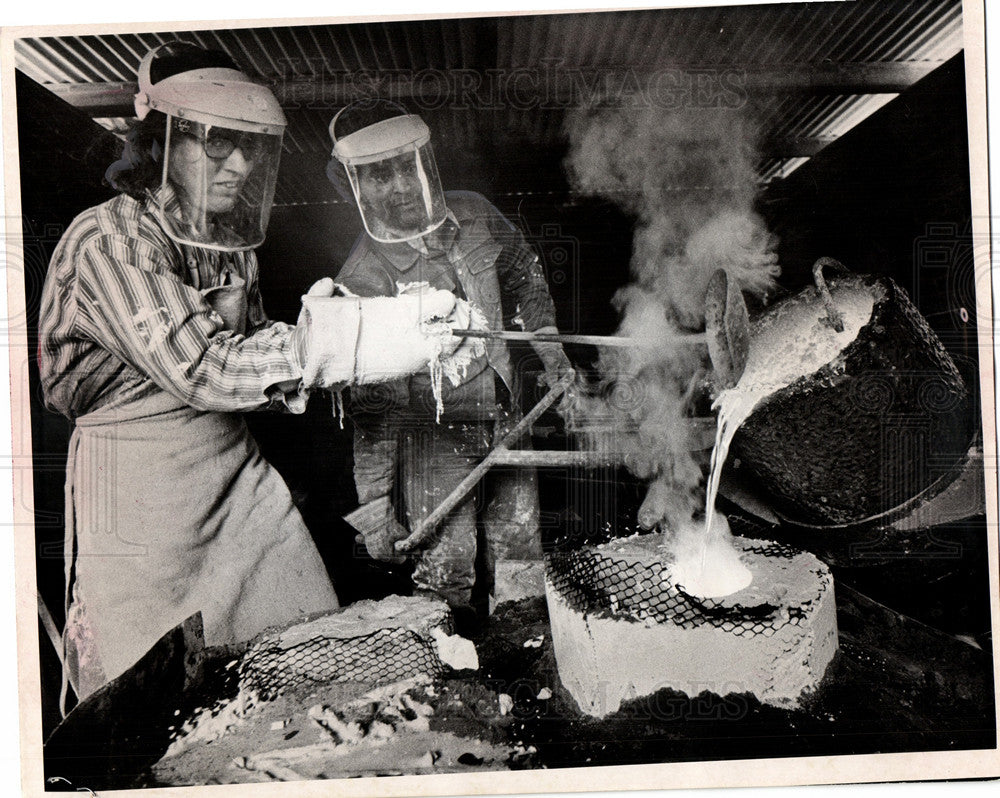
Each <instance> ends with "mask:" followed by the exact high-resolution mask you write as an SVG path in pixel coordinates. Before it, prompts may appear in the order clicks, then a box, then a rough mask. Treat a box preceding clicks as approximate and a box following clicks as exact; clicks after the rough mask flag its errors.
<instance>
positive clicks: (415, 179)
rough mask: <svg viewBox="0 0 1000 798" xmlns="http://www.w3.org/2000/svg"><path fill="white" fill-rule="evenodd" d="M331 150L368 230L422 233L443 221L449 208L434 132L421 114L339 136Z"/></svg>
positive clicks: (386, 234) (391, 238)
mask: <svg viewBox="0 0 1000 798" xmlns="http://www.w3.org/2000/svg"><path fill="white" fill-rule="evenodd" d="M336 121H337V120H336V119H334V121H333V123H331V126H330V128H331V133H332V131H333V128H334V126H335V125H336ZM333 155H334V157H335V158H337V160H338V161H340V162H341V163H342V164H343V165H344V168H345V170H346V171H347V176H348V179H349V180H350V183H351V190H352V191H353V193H354V198H355V200H356V202H357V204H358V209H359V210H360V211H361V218H362V221H363V223H364V225H365V229H366V230H367V231H368V234H369V235H370V236H371V237H372V238H374V239H375V240H376V241H381V242H383V243H395V242H399V241H409V240H412V239H415V238H420V237H422V236H425V235H427V234H428V233H430V232H432V231H433V230H435V229H437V228H438V227H439V226H440V225H441V223H442V222H444V220H445V217H446V216H447V207H446V205H445V201H444V192H443V190H442V188H441V180H440V178H439V177H438V171H437V163H436V162H435V160H434V151H433V149H432V147H431V144H430V131H429V130H428V128H427V125H425V124H424V122H423V121H422V120H421V119H420V118H419V117H417V116H399V117H394V118H392V119H386V120H383V121H381V122H378V123H376V124H374V125H369V126H368V127H366V128H363V129H361V130H358V131H356V132H354V133H352V134H350V135H348V136H344V137H343V138H341V139H337V140H336V143H335V145H334V149H333Z"/></svg>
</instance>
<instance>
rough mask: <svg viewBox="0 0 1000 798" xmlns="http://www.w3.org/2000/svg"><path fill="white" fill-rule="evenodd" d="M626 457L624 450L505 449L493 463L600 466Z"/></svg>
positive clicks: (611, 463) (509, 464) (619, 461)
mask: <svg viewBox="0 0 1000 798" xmlns="http://www.w3.org/2000/svg"><path fill="white" fill-rule="evenodd" d="M624 459H625V455H624V454H623V453H622V452H587V451H582V452H578V451H567V450H563V449H560V450H551V449H543V450H538V449H504V450H502V451H499V452H497V456H496V457H495V458H494V459H493V465H506V466H536V467H538V466H543V467H544V466H579V467H582V468H598V467H600V466H611V465H618V464H619V463H621V462H622V461H623V460H624Z"/></svg>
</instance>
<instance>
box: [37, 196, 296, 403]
mask: <svg viewBox="0 0 1000 798" xmlns="http://www.w3.org/2000/svg"><path fill="white" fill-rule="evenodd" d="M161 191H162V189H161ZM165 199H167V201H169V198H165ZM155 201H156V194H154V196H153V197H151V198H147V199H146V200H143V201H138V200H135V199H133V198H131V197H129V196H127V195H124V194H123V195H119V196H118V197H115V198H114V199H112V200H109V201H108V202H105V203H104V204H102V205H98V206H97V207H94V208H90V209H89V210H87V211H84V212H83V213H82V214H80V215H79V216H78V217H77V218H76V219H74V221H73V223H72V224H71V225H70V227H69V229H68V230H67V231H66V233H65V234H64V235H63V237H62V239H61V240H60V242H59V244H58V246H57V248H56V251H55V253H54V254H53V256H52V261H51V262H50V264H49V270H48V274H47V275H46V279H45V287H44V290H43V294H42V303H41V311H40V316H39V335H40V342H39V353H38V356H39V368H40V371H41V382H42V389H43V391H44V394H45V403H46V406H47V407H48V408H50V409H51V410H54V411H56V412H59V413H62V414H63V415H66V416H68V417H69V418H71V419H74V418H77V417H79V416H81V415H84V414H86V413H91V412H93V411H95V410H98V409H102V410H104V409H112V408H116V407H120V406H123V405H125V404H128V403H130V402H132V401H135V400H139V399H144V398H147V397H148V396H150V395H151V394H153V393H156V392H160V391H165V392H167V393H168V394H171V395H172V396H173V397H175V398H176V399H178V400H180V401H181V402H183V403H184V404H186V405H188V406H190V407H193V408H195V409H198V410H211V411H222V412H226V411H230V412H234V411H245V410H253V409H257V408H260V407H263V406H265V405H267V404H268V403H269V402H270V401H273V400H274V401H277V400H280V399H283V396H282V392H281V390H276V389H275V386H276V385H277V384H278V383H282V387H283V388H286V389H288V390H290V391H291V393H292V394H295V393H296V392H297V388H298V385H297V382H298V381H299V379H300V376H301V371H300V369H299V365H298V360H297V357H296V356H295V353H294V349H293V340H292V339H293V331H294V329H295V328H294V327H292V326H290V325H288V324H284V323H281V322H270V321H268V319H267V316H266V315H265V313H264V308H263V304H262V301H261V297H260V290H259V287H258V282H257V259H256V256H255V255H254V254H253V253H252V252H236V253H225V252H215V251H211V250H207V249H203V248H201V247H194V246H186V245H180V244H177V243H175V242H174V241H173V240H171V239H170V238H169V237H168V236H167V235H166V233H165V232H164V231H163V228H162V226H161V225H160V223H159V222H158V220H157V218H156V215H155V213H154V210H153V209H154V207H155V205H154V203H155ZM234 277H238V278H240V279H242V280H244V281H245V283H246V286H247V300H248V311H247V333H246V335H240V334H237V333H234V332H231V331H227V330H225V329H224V322H223V320H222V317H221V316H219V314H217V313H216V312H215V311H214V310H212V308H211V307H210V306H209V305H208V303H207V302H206V301H205V300H204V299H203V297H202V294H201V291H202V290H204V289H208V288H212V287H215V286H219V285H225V284H227V282H229V281H231V280H232V279H233V278H234ZM289 386H290V387H289Z"/></svg>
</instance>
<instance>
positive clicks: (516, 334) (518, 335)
mask: <svg viewBox="0 0 1000 798" xmlns="http://www.w3.org/2000/svg"><path fill="white" fill-rule="evenodd" d="M451 334H452V335H454V336H457V337H458V338H489V339H492V340H495V341H529V342H531V341H534V342H536V343H551V344H589V345H591V346H622V347H629V348H639V347H646V348H649V347H656V348H659V347H661V346H664V345H665V344H672V343H678V344H703V343H706V341H707V340H708V339H707V338H706V337H705V334H704V333H682V334H677V335H672V336H670V337H668V338H666V339H662V340H658V341H656V342H655V343H652V342H648V341H640V340H639V339H638V338H626V337H624V336H620V335H578V334H576V333H534V332H520V331H518V330H452V331H451Z"/></svg>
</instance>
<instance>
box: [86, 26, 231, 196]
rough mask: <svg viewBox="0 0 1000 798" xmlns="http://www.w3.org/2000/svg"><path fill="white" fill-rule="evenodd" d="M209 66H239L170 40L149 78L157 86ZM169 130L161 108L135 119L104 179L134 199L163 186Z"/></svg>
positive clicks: (219, 53)
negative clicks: (183, 73)
mask: <svg viewBox="0 0 1000 798" xmlns="http://www.w3.org/2000/svg"><path fill="white" fill-rule="evenodd" d="M209 67H225V68H228V69H239V67H238V66H237V65H236V63H235V62H234V61H233V59H232V58H230V57H229V56H228V55H227V54H226V53H224V52H222V51H221V50H205V49H203V48H201V47H199V46H198V45H196V44H191V43H190V42H180V41H177V42H170V44H169V47H166V48H164V49H163V51H161V52H160V53H158V54H157V55H156V57H155V58H154V59H153V60H152V62H151V63H150V65H149V79H150V81H151V82H152V83H153V84H154V85H155V84H156V83H159V82H160V81H161V80H165V79H166V78H169V77H171V76H173V75H178V74H180V73H181V72H189V71H191V70H192V69H206V68H209ZM166 130H167V117H166V114H164V113H162V112H160V111H150V112H149V113H148V114H147V115H146V118H145V119H143V120H142V121H135V122H133V123H132V126H131V129H130V130H129V132H128V134H127V135H126V136H125V147H124V149H123V150H122V157H121V158H120V159H118V160H117V161H115V162H114V163H113V164H111V166H109V167H108V169H107V171H106V172H105V173H104V180H105V181H106V182H107V183H109V184H110V185H111V186H112V187H113V188H115V189H116V190H118V191H121V192H122V193H123V194H128V195H129V196H130V197H133V198H134V199H142V198H143V197H144V196H145V195H146V191H147V189H154V188H156V187H157V186H158V185H160V180H161V179H162V175H163V148H164V146H165V143H166Z"/></svg>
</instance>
